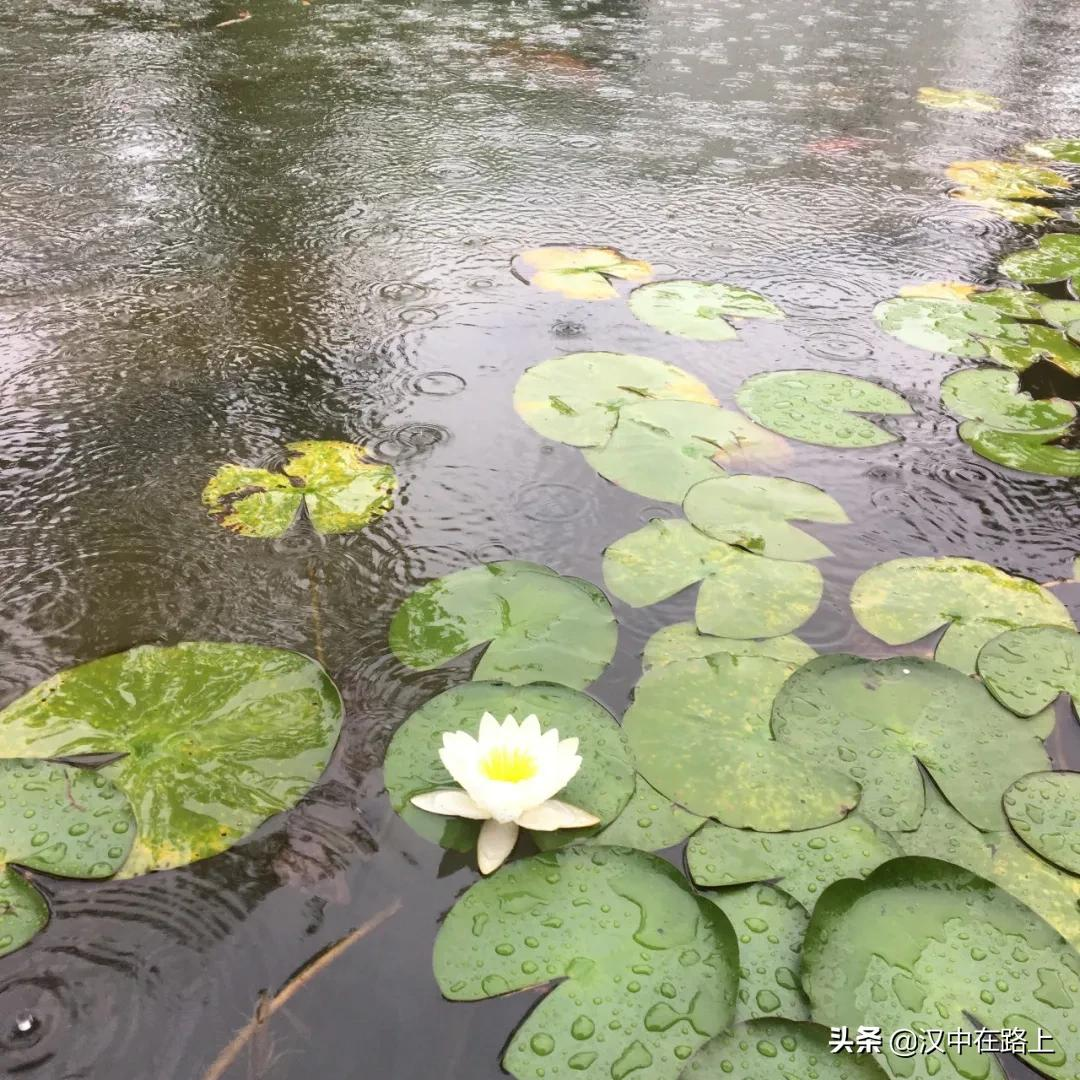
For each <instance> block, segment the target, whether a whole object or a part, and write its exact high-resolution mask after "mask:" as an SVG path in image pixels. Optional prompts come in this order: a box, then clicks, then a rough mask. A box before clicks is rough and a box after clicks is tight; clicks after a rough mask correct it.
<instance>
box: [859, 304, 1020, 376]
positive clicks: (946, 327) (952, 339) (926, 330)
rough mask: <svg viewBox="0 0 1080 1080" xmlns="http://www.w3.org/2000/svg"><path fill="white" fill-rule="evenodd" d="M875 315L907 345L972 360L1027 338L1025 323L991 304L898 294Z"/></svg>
mask: <svg viewBox="0 0 1080 1080" xmlns="http://www.w3.org/2000/svg"><path fill="white" fill-rule="evenodd" d="M874 319H875V321H876V322H877V324H878V325H879V326H880V327H881V329H882V330H884V331H885V332H886V333H889V334H892V336H893V337H895V338H899V339H900V340H901V341H903V342H905V343H906V344H908V345H914V346H915V347H916V348H919V349H926V350H927V351H928V352H936V353H951V354H952V355H953V356H963V357H966V358H968V359H971V360H976V359H980V358H982V357H986V356H987V355H988V353H989V349H990V347H991V346H1001V345H1006V346H1007V345H1026V344H1027V342H1028V330H1027V327H1026V326H1025V325H1024V324H1022V323H1018V322H1016V321H1015V320H1014V319H1013V318H1012V317H1010V316H1009V315H1007V314H1005V313H1004V312H1003V311H999V310H997V309H996V308H994V307H992V306H991V305H989V304H976V303H970V302H968V301H962V300H942V299H934V298H929V297H927V298H924V297H903V296H898V297H894V298H893V299H892V300H883V301H882V302H881V303H880V304H878V305H877V306H876V307H875V308H874Z"/></svg>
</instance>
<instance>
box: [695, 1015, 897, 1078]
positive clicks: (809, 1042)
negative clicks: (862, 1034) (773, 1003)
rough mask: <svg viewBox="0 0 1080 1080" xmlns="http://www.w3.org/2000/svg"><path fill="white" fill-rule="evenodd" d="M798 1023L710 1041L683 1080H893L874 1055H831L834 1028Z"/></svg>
mask: <svg viewBox="0 0 1080 1080" xmlns="http://www.w3.org/2000/svg"><path fill="white" fill-rule="evenodd" d="M797 1020H798V1018H796V1019H791V1020H789V1019H783V1020H781V1019H762V1020H752V1021H750V1022H749V1023H746V1024H739V1025H738V1026H737V1027H735V1028H733V1029H732V1030H731V1031H728V1032H725V1033H724V1034H723V1035H718V1036H717V1037H716V1038H715V1039H710V1040H709V1042H707V1043H706V1044H705V1045H704V1046H703V1047H702V1048H701V1049H700V1050H699V1051H698V1052H697V1053H696V1054H695V1055H694V1056H693V1057H692V1058H691V1059H690V1063H689V1064H688V1065H687V1066H686V1069H685V1070H684V1071H683V1074H682V1076H681V1077H680V1078H679V1080H796V1078H797V1080H803V1078H805V1077H813V1078H814V1080H888V1074H887V1073H885V1072H883V1071H882V1068H881V1066H880V1065H879V1064H878V1063H877V1062H876V1061H875V1059H874V1057H873V1055H871V1054H849V1053H843V1054H838V1053H835V1052H833V1051H830V1049H829V1037H830V1031H829V1028H827V1027H822V1026H821V1025H820V1024H808V1023H798V1022H797Z"/></svg>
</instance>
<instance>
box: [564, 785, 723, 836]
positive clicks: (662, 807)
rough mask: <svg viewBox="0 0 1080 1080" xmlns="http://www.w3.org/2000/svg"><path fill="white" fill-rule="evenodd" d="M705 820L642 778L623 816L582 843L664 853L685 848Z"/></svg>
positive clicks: (635, 787)
mask: <svg viewBox="0 0 1080 1080" xmlns="http://www.w3.org/2000/svg"><path fill="white" fill-rule="evenodd" d="M704 820H705V819H704V818H703V817H699V816H698V815H697V814H691V813H690V811H689V810H685V809H683V807H681V806H679V805H678V803H674V802H672V801H671V800H670V799H668V798H666V797H665V796H664V795H661V794H660V792H659V791H657V790H656V788H654V787H653V786H652V784H650V783H649V782H648V780H646V779H645V778H644V777H643V776H638V777H637V778H636V780H635V783H634V794H633V795H632V796H631V797H630V801H629V802H628V803H627V804H626V805H625V806H624V807H623V808H622V810H621V811H620V812H619V816H618V817H617V818H615V820H614V821H612V822H611V824H610V825H607V826H605V827H604V828H603V829H601V830H600V831H599V832H598V833H596V834H595V835H593V836H591V837H589V838H588V839H587V840H583V841H582V843H588V844H607V845H609V846H610V847H628V848H637V849H638V850H639V851H661V850H663V849H664V848H669V847H674V845H675V844H681V843H682V842H683V841H684V840H685V839H686V838H687V837H688V836H689V835H690V834H691V833H693V832H695V831H696V830H697V829H699V828H701V824H702V822H703V821H704Z"/></svg>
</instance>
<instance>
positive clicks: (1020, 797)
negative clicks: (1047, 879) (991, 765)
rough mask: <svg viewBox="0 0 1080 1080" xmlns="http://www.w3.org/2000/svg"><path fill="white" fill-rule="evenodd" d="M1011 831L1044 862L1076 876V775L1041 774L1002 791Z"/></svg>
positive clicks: (1079, 840) (1079, 852) (1079, 831)
mask: <svg viewBox="0 0 1080 1080" xmlns="http://www.w3.org/2000/svg"><path fill="white" fill-rule="evenodd" d="M1004 806H1005V816H1006V817H1007V818H1008V819H1009V824H1010V825H1011V826H1012V827H1013V831H1014V832H1015V833H1016V835H1017V836H1019V837H1020V839H1021V840H1023V841H1024V843H1025V844H1027V846H1028V847H1029V848H1031V850H1032V851H1034V852H1036V853H1037V854H1039V855H1041V856H1042V857H1043V858H1044V859H1046V861H1047V862H1051V863H1053V864H1054V865H1055V866H1059V867H1061V869H1062V870H1067V871H1068V872H1069V873H1070V874H1077V875H1080V773H1075V772H1044V773H1038V774H1036V775H1035V776H1025V777H1024V778H1023V779H1021V780H1017V781H1016V783H1015V784H1013V786H1012V787H1011V788H1009V790H1008V791H1006V792H1005V800H1004Z"/></svg>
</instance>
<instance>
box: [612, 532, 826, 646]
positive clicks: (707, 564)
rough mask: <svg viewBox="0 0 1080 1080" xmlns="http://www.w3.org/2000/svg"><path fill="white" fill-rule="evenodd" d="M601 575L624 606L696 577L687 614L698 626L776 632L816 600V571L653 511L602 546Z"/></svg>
mask: <svg viewBox="0 0 1080 1080" xmlns="http://www.w3.org/2000/svg"><path fill="white" fill-rule="evenodd" d="M603 565H604V582H605V584H606V585H607V587H608V588H609V589H610V590H611V592H612V593H613V594H614V595H615V596H617V597H618V598H619V599H620V600H622V601H623V602H624V603H627V604H629V605H630V606H631V607H644V606H646V605H648V604H657V603H659V602H660V601H661V600H666V599H667V598H668V597H669V596H674V595H675V594H676V593H679V592H681V591H682V590H683V589H685V588H688V587H689V586H691V585H694V584H696V583H697V582H699V581H700V582H701V589H700V590H699V592H698V598H697V605H696V608H695V613H694V619H695V622H696V624H697V628H698V630H700V631H701V632H702V633H703V634H714V635H716V636H717V637H731V638H740V639H750V638H769V637H779V636H781V635H783V634H789V633H791V631H793V630H796V629H798V627H800V626H802V624H803V623H804V622H806V620H807V619H809V618H810V616H811V615H813V614H814V612H815V611H816V610H817V607H818V604H819V603H820V602H821V595H822V592H823V589H824V582H823V580H822V577H821V571H820V570H818V569H817V567H816V566H810V565H809V564H807V563H796V562H783V561H781V560H779V559H766V558H764V557H762V556H760V555H754V554H752V553H750V552H748V551H744V550H742V549H741V548H736V547H732V546H731V545H730V544H725V543H723V542H721V541H719V540H713V539H711V538H710V537H708V536H706V535H705V534H704V533H701V532H699V531H698V530H697V529H695V528H694V527H693V526H692V525H691V524H690V523H689V522H688V521H679V520H675V521H667V520H665V519H663V518H656V519H654V520H653V521H650V522H649V524H648V525H646V526H645V527H644V528H642V529H638V530H637V531H636V532H632V533H629V534H628V535H627V536H624V537H621V538H620V539H619V540H616V541H615V543H614V544H612V545H611V546H610V547H608V549H607V550H606V551H605V552H604V564H603Z"/></svg>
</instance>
